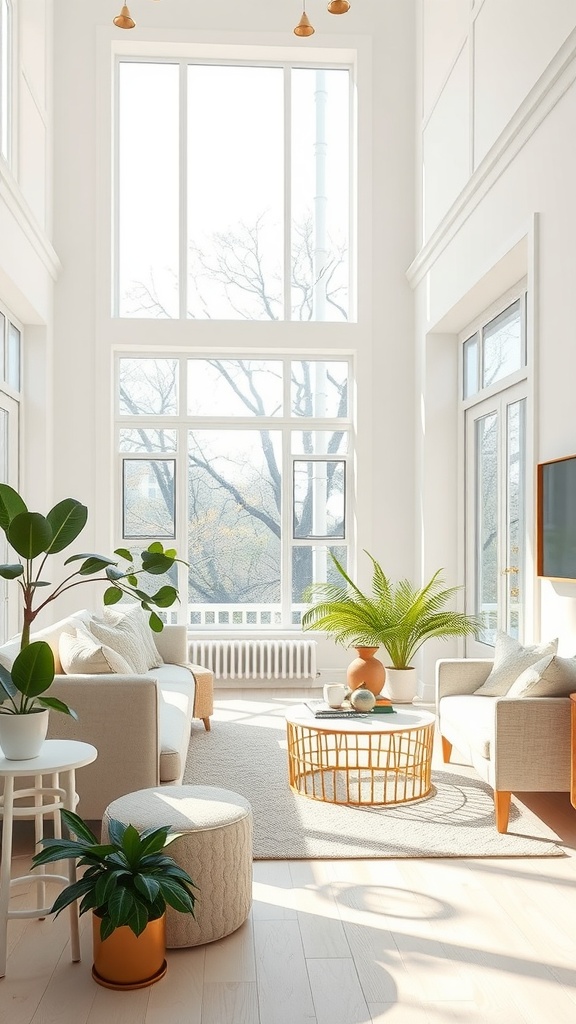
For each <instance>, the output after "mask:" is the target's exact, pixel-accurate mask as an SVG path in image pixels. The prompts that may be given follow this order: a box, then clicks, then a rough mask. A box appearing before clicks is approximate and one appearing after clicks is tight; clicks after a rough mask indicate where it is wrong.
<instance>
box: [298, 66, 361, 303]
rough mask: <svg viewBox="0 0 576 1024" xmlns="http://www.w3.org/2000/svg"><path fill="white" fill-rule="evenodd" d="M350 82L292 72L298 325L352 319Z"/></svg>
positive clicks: (342, 73)
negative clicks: (350, 302) (350, 313)
mask: <svg viewBox="0 0 576 1024" xmlns="http://www.w3.org/2000/svg"><path fill="white" fill-rule="evenodd" d="M349 107H350V80H349V73H348V71H347V70H346V69H340V70H324V69H318V68H294V69H293V70H292V169H291V185H292V225H291V229H292V238H291V249H292V296H291V305H292V319H293V320H347V319H348V312H349V308H348V303H349V294H348V293H349V285H348V278H349V253H350V229H349V204H350V193H349V190H350V174H349V167H350V150H349V132H350V120H349Z"/></svg>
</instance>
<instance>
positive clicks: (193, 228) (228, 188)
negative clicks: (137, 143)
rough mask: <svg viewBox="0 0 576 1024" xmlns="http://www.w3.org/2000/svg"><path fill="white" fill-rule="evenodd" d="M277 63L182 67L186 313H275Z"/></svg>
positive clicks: (279, 263)
mask: <svg viewBox="0 0 576 1024" xmlns="http://www.w3.org/2000/svg"><path fill="white" fill-rule="evenodd" d="M283 125H284V85H283V70H282V68H262V67H225V66H222V65H212V66H209V65H208V66H203V65H191V66H190V67H189V68H188V262H189V265H188V316H190V317H193V318H195V319H215V318H219V319H226V320H278V319H283V315H284V308H283V303H284V297H283V271H282V267H283V262H284V228H283V223H284V128H283Z"/></svg>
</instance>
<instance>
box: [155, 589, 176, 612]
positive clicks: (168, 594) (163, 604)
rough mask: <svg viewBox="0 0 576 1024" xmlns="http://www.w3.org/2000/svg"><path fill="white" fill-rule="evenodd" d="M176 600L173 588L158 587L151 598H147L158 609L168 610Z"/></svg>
mask: <svg viewBox="0 0 576 1024" xmlns="http://www.w3.org/2000/svg"><path fill="white" fill-rule="evenodd" d="M177 598H178V592H177V590H176V589H175V587H160V590H158V591H156V593H155V594H153V595H152V597H150V598H149V600H150V601H152V603H153V604H155V605H156V606H157V607H158V608H169V607H170V605H172V604H174V602H175V601H176V600H177Z"/></svg>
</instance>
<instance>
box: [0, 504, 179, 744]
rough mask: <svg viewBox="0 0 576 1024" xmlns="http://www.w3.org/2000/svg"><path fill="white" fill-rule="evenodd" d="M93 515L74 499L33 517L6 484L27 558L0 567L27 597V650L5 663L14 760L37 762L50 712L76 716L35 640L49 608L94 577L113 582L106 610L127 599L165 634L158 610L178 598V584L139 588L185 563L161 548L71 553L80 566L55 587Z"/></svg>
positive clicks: (12, 520) (11, 535)
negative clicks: (54, 566) (50, 570)
mask: <svg viewBox="0 0 576 1024" xmlns="http://www.w3.org/2000/svg"><path fill="white" fill-rule="evenodd" d="M87 518H88V509H87V508H86V506H85V505H83V504H82V503H81V502H80V501H77V500H76V499H75V498H65V499H64V501H60V502H58V504H57V505H55V506H54V508H52V509H51V510H50V511H49V512H48V514H47V515H46V516H43V515H41V514H40V513H39V512H30V511H29V510H28V508H27V506H26V504H25V502H24V500H23V499H22V498H21V496H20V495H19V494H18V492H17V491H15V490H14V489H13V488H12V487H9V486H8V485H7V484H0V528H1V529H2V530H3V531H4V534H5V536H6V540H7V542H8V544H9V545H10V547H11V548H12V549H13V550H14V551H15V552H16V554H17V555H18V556H19V557H20V559H21V561H15V562H12V563H10V564H7V565H0V577H3V578H4V579H6V580H15V581H16V582H17V583H18V585H19V586H20V590H21V596H22V634H21V637H20V652H19V654H18V655H17V657H16V658H15V660H14V662H13V664H12V666H11V668H10V669H8V668H6V667H5V666H3V665H0V747H1V748H2V751H3V752H4V755H5V757H7V758H10V759H17V760H19V759H21V758H22V759H25V758H30V757H35V756H36V755H37V754H38V753H39V751H40V749H41V746H42V743H43V741H44V738H45V736H46V730H47V728H48V712H49V710H50V709H52V710H53V711H60V712H62V713H64V714H67V715H72V716H74V717H76V715H75V712H74V711H73V710H72V709H71V708H69V707H68V706H67V704H65V703H64V702H63V701H61V700H57V699H56V698H54V697H50V696H46V692H47V691H48V690H49V689H50V686H51V685H52V683H53V681H54V655H53V653H52V649H51V647H50V645H49V644H47V643H46V642H45V641H42V640H38V641H35V642H32V643H30V628H31V626H32V623H33V622H34V620H35V619H36V616H37V615H38V614H39V613H40V612H41V611H42V610H43V609H44V608H46V606H47V605H49V604H51V603H52V602H53V601H55V600H56V599H57V598H58V597H59V596H60V595H61V594H63V593H65V592H66V591H68V590H70V589H71V588H72V587H76V586H79V585H80V584H82V583H87V582H89V581H90V580H93V579H96V580H102V581H104V582H106V583H107V588H106V590H105V591H104V604H105V605H113V604H116V603H117V602H118V601H120V600H121V599H122V597H123V596H124V595H127V596H129V597H132V598H135V599H136V600H137V601H138V602H139V603H140V604H141V605H142V607H143V608H144V609H145V610H146V611H147V612H149V613H150V614H149V625H150V628H151V629H152V630H154V631H156V632H160V631H161V630H162V628H163V625H164V624H163V622H162V619H161V618H160V616H159V615H158V614H157V613H156V612H155V611H154V608H153V606H155V607H157V608H168V607H170V605H172V604H174V602H175V601H176V600H177V598H178V592H177V590H176V589H175V587H172V586H162V587H160V588H159V590H157V592H156V593H154V594H147V593H145V592H144V591H143V590H142V589H141V588H140V586H139V579H138V577H139V576H140V575H141V574H143V573H145V574H150V575H152V576H154V575H160V574H164V573H167V572H169V571H170V569H171V568H172V566H173V565H174V563H175V562H176V561H178V559H177V557H176V552H175V551H174V550H167V551H165V550H164V548H163V546H162V544H160V543H153V544H151V545H150V546H149V547H148V548H147V549H146V550H145V551H142V552H140V554H139V555H138V556H136V559H134V558H133V556H132V553H131V552H130V551H128V550H126V549H124V548H118V549H117V550H116V551H115V552H114V554H115V555H116V556H117V558H109V557H108V556H106V555H98V554H81V555H71V556H70V557H69V558H67V559H66V561H65V563H64V565H72V564H73V563H77V565H76V567H75V568H74V569H72V570H71V571H69V572H67V573H66V574H65V576H64V579H63V580H62V582H61V583H59V584H57V585H53V584H52V583H51V582H49V581H47V580H46V579H44V574H45V570H46V563H47V560H48V558H49V557H50V556H52V555H59V554H60V553H61V552H62V551H64V550H65V549H66V548H67V547H69V545H70V544H72V543H73V541H75V540H76V538H77V537H78V535H79V534H80V533H81V531H82V530H83V529H84V526H85V525H86V520H87ZM118 559H122V560H124V561H125V562H126V563H127V565H126V567H125V568H123V569H121V568H119V563H118ZM136 562H137V563H138V564H136Z"/></svg>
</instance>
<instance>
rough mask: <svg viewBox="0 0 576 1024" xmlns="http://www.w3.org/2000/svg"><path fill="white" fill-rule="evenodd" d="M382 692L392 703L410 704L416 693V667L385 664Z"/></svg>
mask: <svg viewBox="0 0 576 1024" xmlns="http://www.w3.org/2000/svg"><path fill="white" fill-rule="evenodd" d="M383 693H384V696H385V697H389V699H390V700H391V701H392V703H393V704H411V703H412V701H413V699H414V697H415V696H416V694H417V693H418V677H417V675H416V669H415V668H413V667H410V668H389V667H388V665H387V666H386V680H385V682H384V690H383Z"/></svg>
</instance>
